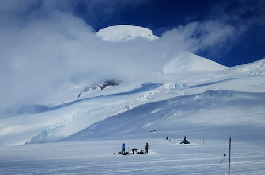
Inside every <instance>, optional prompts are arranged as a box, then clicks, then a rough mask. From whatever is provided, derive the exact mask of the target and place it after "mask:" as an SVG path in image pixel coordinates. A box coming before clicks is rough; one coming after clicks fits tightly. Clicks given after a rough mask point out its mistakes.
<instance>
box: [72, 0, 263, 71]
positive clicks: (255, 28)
mask: <svg viewBox="0 0 265 175" xmlns="http://www.w3.org/2000/svg"><path fill="white" fill-rule="evenodd" d="M89 2H91V1H80V2H78V3H76V6H75V8H73V13H74V14H75V15H77V16H79V17H81V18H83V19H84V20H85V21H86V22H87V23H88V24H90V25H92V27H93V28H94V29H95V30H99V29H101V28H103V27H107V26H110V25H117V24H131V25H139V26H144V27H147V28H149V29H151V30H152V31H153V33H154V34H155V35H157V36H161V34H162V33H163V32H165V31H167V30H170V29H172V28H176V27H178V26H180V25H186V24H188V23H190V22H194V21H197V22H203V21H207V20H214V21H219V22H222V23H225V24H227V25H231V26H232V27H233V28H234V29H235V30H236V33H235V35H234V37H231V38H229V39H227V42H225V43H223V44H222V46H219V47H218V48H210V49H204V50H199V51H197V54H198V55H200V56H204V57H206V58H209V59H212V60H215V61H217V62H218V63H221V64H223V65H226V66H235V65H238V64H245V63H249V62H253V61H255V60H259V59H262V58H264V57H265V48H264V46H265V32H264V31H265V1H263V0H233V1H231V0H214V1H213V0H185V1H184V0H147V1H135V2H134V3H133V2H132V1H130V5H128V4H124V3H121V1H120V0H114V1H112V3H111V5H110V3H109V1H98V2H94V1H93V5H88V4H89ZM91 13H93V14H92V15H91Z"/></svg>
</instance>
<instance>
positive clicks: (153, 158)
mask: <svg viewBox="0 0 265 175" xmlns="http://www.w3.org/2000/svg"><path fill="white" fill-rule="evenodd" d="M188 140H189V139H188ZM147 141H148V143H149V145H150V153H149V154H147V155H146V154H145V155H140V154H130V155H125V156H123V155H120V154H117V153H118V152H119V151H120V150H121V145H122V143H123V142H124V143H125V144H126V151H130V152H132V151H131V149H132V148H138V149H144V145H145V142H147ZM189 141H191V144H190V145H180V144H178V142H176V143H174V142H172V141H167V140H165V139H164V138H155V139H151V138H148V139H130V140H114V139H111V140H100V139H98V140H91V141H74V142H60V143H46V144H41V145H23V146H5V147H1V150H0V156H1V160H0V165H1V167H0V174H113V175H114V174H192V175H195V174H227V172H228V138H227V139H224V140H206V141H205V143H204V144H203V142H201V140H198V139H197V142H193V140H189ZM264 143H265V142H264V141H260V142H255V143H247V142H239V141H234V140H233V138H232V151H231V174H242V175H243V174H248V175H249V174H257V175H258V174H263V173H264V171H265V166H264V165H265V159H264V157H265V148H264ZM114 153H115V154H114ZM224 153H225V154H226V157H225V160H224V162H223V163H220V160H221V159H222V157H223V155H224ZM25 167H26V168H25Z"/></svg>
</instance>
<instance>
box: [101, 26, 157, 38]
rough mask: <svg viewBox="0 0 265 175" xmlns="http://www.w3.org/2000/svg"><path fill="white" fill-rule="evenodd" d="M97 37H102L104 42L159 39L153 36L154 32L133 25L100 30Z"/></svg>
mask: <svg viewBox="0 0 265 175" xmlns="http://www.w3.org/2000/svg"><path fill="white" fill-rule="evenodd" d="M97 36H98V37H101V38H102V39H103V40H104V41H116V42H120V41H129V40H133V39H135V38H137V37H142V38H145V39H147V40H150V41H152V40H155V39H158V37H157V36H155V35H153V32H152V31H151V30H150V29H148V28H144V27H140V26H132V25H116V26H110V27H106V28H103V29H100V30H99V31H98V32H97Z"/></svg>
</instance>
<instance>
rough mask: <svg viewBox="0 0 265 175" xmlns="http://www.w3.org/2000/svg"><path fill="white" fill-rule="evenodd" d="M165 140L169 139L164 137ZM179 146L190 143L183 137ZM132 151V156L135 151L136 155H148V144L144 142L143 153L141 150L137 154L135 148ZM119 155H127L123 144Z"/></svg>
mask: <svg viewBox="0 0 265 175" xmlns="http://www.w3.org/2000/svg"><path fill="white" fill-rule="evenodd" d="M166 140H169V138H168V137H166ZM179 144H190V142H189V141H188V140H187V137H186V136H184V138H183V140H182V141H181V142H180V143H179ZM132 150H133V154H134V151H136V153H137V154H148V150H149V144H148V142H146V144H145V152H143V150H141V151H139V152H137V150H138V149H136V148H134V149H132ZM119 153H120V154H122V155H127V154H129V152H125V143H123V144H122V146H121V152H119Z"/></svg>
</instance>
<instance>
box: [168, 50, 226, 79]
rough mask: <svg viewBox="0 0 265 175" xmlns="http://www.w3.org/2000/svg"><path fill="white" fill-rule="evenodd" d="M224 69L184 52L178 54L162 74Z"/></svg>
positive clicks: (219, 65)
mask: <svg viewBox="0 0 265 175" xmlns="http://www.w3.org/2000/svg"><path fill="white" fill-rule="evenodd" d="M225 68H226V67H225V66H223V65H221V64H218V63H216V62H214V61H211V60H208V59H206V58H203V57H200V56H198V55H195V54H192V53H188V52H184V53H179V54H178V55H176V56H175V57H174V58H173V59H171V60H170V61H169V62H168V63H167V64H166V65H165V66H164V68H163V73H164V74H169V73H178V72H187V71H188V72H207V71H215V70H222V69H225Z"/></svg>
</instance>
